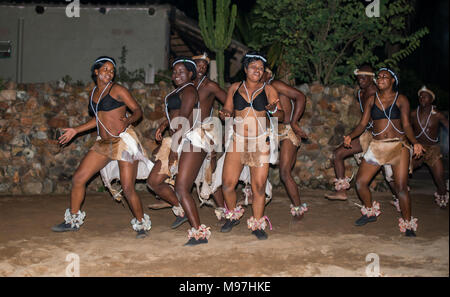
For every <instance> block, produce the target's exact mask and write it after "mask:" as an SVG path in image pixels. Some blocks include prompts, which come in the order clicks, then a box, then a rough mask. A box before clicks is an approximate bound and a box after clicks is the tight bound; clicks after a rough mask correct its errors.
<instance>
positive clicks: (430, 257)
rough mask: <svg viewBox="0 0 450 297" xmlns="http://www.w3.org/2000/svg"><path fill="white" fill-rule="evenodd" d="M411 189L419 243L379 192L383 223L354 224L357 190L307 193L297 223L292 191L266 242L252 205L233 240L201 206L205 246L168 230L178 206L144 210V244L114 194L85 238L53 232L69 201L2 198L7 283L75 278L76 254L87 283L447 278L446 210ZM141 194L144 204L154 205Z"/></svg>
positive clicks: (97, 203)
mask: <svg viewBox="0 0 450 297" xmlns="http://www.w3.org/2000/svg"><path fill="white" fill-rule="evenodd" d="M410 185H411V187H412V210H413V216H414V217H417V218H418V219H419V228H418V231H417V237H416V238H406V237H404V236H403V235H402V234H401V233H400V232H399V229H398V226H397V225H398V218H399V215H398V213H397V212H396V211H395V209H394V207H392V206H391V205H390V204H389V200H390V199H391V195H390V194H389V193H387V192H386V193H375V195H374V197H375V200H377V201H379V202H380V205H381V210H382V214H381V216H380V217H379V219H378V221H377V222H375V223H370V224H368V225H366V226H363V227H356V226H354V225H353V222H354V221H355V220H356V219H357V218H359V216H360V212H359V208H358V207H357V206H356V205H355V204H354V203H355V202H356V203H360V201H359V200H358V198H357V196H356V194H355V192H354V191H353V190H352V191H351V192H350V199H349V200H348V201H344V202H341V201H328V200H326V199H324V198H323V194H324V191H319V190H314V191H313V190H308V191H301V197H302V200H303V201H302V202H306V203H307V204H308V206H309V211H308V212H307V213H306V215H305V217H304V218H303V220H301V221H300V222H294V221H293V220H292V218H291V215H290V212H289V204H290V203H289V201H288V198H287V196H286V194H285V192H284V189H278V190H276V191H275V193H274V198H273V199H272V201H271V202H270V204H268V205H267V208H266V214H267V216H268V217H269V218H270V220H271V223H272V226H273V230H272V231H270V230H268V234H269V239H268V240H265V241H259V240H257V239H256V237H254V236H253V235H251V234H250V231H249V230H248V229H247V226H246V220H247V218H249V217H250V216H251V209H250V207H247V209H246V213H245V214H244V218H243V219H242V220H241V224H240V225H238V226H236V227H235V228H234V229H233V230H232V231H231V232H230V233H220V232H219V230H220V225H219V223H218V221H217V219H216V217H215V216H214V211H213V209H212V208H210V207H203V208H201V209H200V216H201V219H202V222H203V223H205V224H206V225H208V226H211V231H212V236H211V238H210V240H209V243H208V244H205V245H200V246H197V247H184V246H183V244H184V243H185V242H186V241H187V232H186V231H187V229H188V227H189V225H188V223H185V224H184V225H182V226H181V227H179V228H178V229H176V230H172V229H170V224H171V223H172V222H173V220H174V216H173V214H172V212H171V210H170V209H162V210H157V211H156V210H150V209H147V208H146V207H145V212H146V213H148V214H149V215H150V216H151V220H152V229H151V230H150V232H149V236H148V237H147V238H144V239H136V238H135V232H134V231H133V230H132V229H131V225H130V220H131V218H132V216H131V212H130V211H129V209H128V207H125V208H124V207H123V206H122V205H121V204H117V203H115V202H114V201H113V200H112V199H111V197H110V196H109V194H107V193H99V194H88V195H87V197H86V201H85V203H84V206H83V210H84V211H86V214H87V217H86V220H85V224H84V225H83V226H82V228H81V229H80V231H78V232H67V233H54V232H52V231H51V230H50V228H51V227H52V226H53V225H55V224H57V223H60V222H62V221H63V216H64V211H65V209H66V208H67V207H68V196H61V195H59V196H21V197H17V196H14V197H12V196H0V219H1V225H0V276H66V271H69V272H70V271H72V272H73V271H75V270H74V269H72V268H73V267H74V266H73V264H74V263H75V262H74V258H70V255H71V253H75V254H77V256H78V257H79V258H78V259H79V262H77V263H79V274H80V276H225V277H227V276H366V275H367V274H366V269H368V271H369V272H370V271H372V272H376V270H374V269H373V267H374V266H373V265H374V264H375V263H376V261H378V263H379V274H380V275H381V276H447V277H448V276H449V233H448V231H449V211H448V208H446V209H440V208H439V207H437V206H436V204H435V203H434V200H433V196H432V194H433V192H434V185H433V184H432V181H431V180H411V181H410ZM140 194H141V195H140V196H141V199H142V201H143V205H144V206H146V205H148V204H149V203H151V202H154V201H155V198H154V196H152V195H151V194H149V193H140ZM371 253H373V254H376V255H375V257H376V258H374V257H370V256H373V254H371ZM369 254H370V255H369ZM77 261H78V260H77ZM70 265H72V266H70ZM371 265H372V266H371ZM69 268H70V269H69Z"/></svg>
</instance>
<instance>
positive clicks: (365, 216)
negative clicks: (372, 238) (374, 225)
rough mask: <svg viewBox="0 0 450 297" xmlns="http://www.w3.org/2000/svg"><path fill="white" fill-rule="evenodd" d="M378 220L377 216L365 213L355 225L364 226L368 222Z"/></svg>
mask: <svg viewBox="0 0 450 297" xmlns="http://www.w3.org/2000/svg"><path fill="white" fill-rule="evenodd" d="M376 220H377V216H371V217H368V216H367V215H363V216H362V217H360V218H359V219H357V220H356V222H355V225H356V226H364V225H365V224H367V223H370V222H375V221H376Z"/></svg>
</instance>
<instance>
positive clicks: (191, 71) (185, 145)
mask: <svg viewBox="0 0 450 297" xmlns="http://www.w3.org/2000/svg"><path fill="white" fill-rule="evenodd" d="M172 67H173V73H172V80H173V82H174V83H175V85H176V87H177V88H176V89H175V90H173V91H172V92H171V93H169V94H168V95H167V96H166V98H165V105H166V115H167V120H166V121H164V122H163V123H162V124H161V125H160V127H159V128H158V130H157V131H156V139H157V140H158V141H162V144H161V146H160V147H159V151H158V153H157V154H156V156H155V159H156V163H155V166H154V167H153V170H152V172H151V173H150V175H149V177H148V180H147V183H148V185H149V187H150V188H151V189H152V190H153V191H154V192H155V193H156V194H157V195H158V196H160V197H161V198H163V199H164V200H166V201H167V202H169V203H170V204H171V205H173V207H172V210H173V212H174V214H175V216H176V217H177V218H176V220H175V222H174V223H173V224H172V228H176V227H178V226H180V225H181V224H183V223H184V222H186V221H187V220H188V219H190V220H191V221H190V222H191V224H192V225H193V227H192V229H190V230H189V235H188V238H189V241H188V242H187V243H186V245H196V244H200V243H207V242H208V238H209V236H210V235H211V232H210V231H209V229H210V228H207V227H206V226H205V225H200V223H199V219H198V213H197V212H196V211H197V209H196V208H195V203H194V206H192V204H190V203H189V202H187V199H188V198H187V197H186V195H189V196H190V190H191V188H192V185H193V180H194V179H195V177H196V175H197V173H198V170H199V169H200V166H201V164H202V161H203V158H204V157H205V155H206V153H205V152H204V151H202V150H194V149H193V147H192V144H191V143H190V141H188V136H190V137H192V138H193V137H194V135H195V133H191V132H193V129H195V128H196V127H197V125H198V123H199V121H201V116H202V115H201V113H202V112H198V111H196V112H194V108H195V107H198V104H199V98H198V92H197V89H196V88H195V86H194V83H193V80H194V79H195V78H196V75H197V69H196V64H195V62H194V61H192V60H191V59H190V58H187V57H180V58H177V59H176V60H175V61H174V62H173V64H172ZM175 118H177V119H178V120H180V119H181V121H178V123H175V121H174V119H175ZM183 120H184V123H183ZM187 121H188V122H187ZM179 123H180V124H179ZM166 128H169V134H170V136H169V137H165V138H164V139H163V138H162V133H163V132H164V130H165V129H166ZM175 175H177V178H176V181H174V177H175ZM190 180H192V182H190ZM166 181H169V182H170V183H172V184H173V185H174V187H175V191H174V190H173V188H172V187H171V186H170V185H169V184H168V183H166ZM189 185H190V187H189ZM186 191H187V194H186ZM190 198H191V199H192V197H190ZM179 201H181V205H180V202H179ZM185 209H186V213H188V215H187V216H186V214H185V211H184V210H185ZM195 215H197V219H198V220H197V221H195V219H193V218H192V217H193V216H195ZM196 222H198V224H197V225H196V224H195V223H196Z"/></svg>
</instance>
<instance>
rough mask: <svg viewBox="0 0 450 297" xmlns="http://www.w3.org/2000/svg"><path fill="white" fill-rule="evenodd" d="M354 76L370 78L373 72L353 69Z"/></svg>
mask: <svg viewBox="0 0 450 297" xmlns="http://www.w3.org/2000/svg"><path fill="white" fill-rule="evenodd" d="M353 74H354V75H371V76H375V73H373V72H369V71H360V70H359V69H355V70H354V71H353Z"/></svg>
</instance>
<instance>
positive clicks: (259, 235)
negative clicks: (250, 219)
mask: <svg viewBox="0 0 450 297" xmlns="http://www.w3.org/2000/svg"><path fill="white" fill-rule="evenodd" d="M252 234H253V235H255V236H256V237H257V238H258V239H259V240H265V239H267V237H268V236H267V233H266V232H264V230H260V229H256V230H255V231H252Z"/></svg>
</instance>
